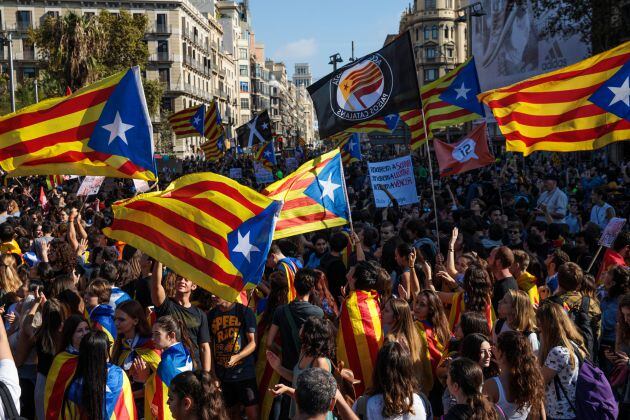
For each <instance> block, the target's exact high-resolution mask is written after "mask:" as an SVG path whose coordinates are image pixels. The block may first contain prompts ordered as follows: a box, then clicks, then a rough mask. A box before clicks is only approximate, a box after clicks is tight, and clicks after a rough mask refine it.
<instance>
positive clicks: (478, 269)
mask: <svg viewBox="0 0 630 420" xmlns="http://www.w3.org/2000/svg"><path fill="white" fill-rule="evenodd" d="M464 291H465V292H466V311H473V312H481V313H485V311H486V307H487V306H488V305H489V304H490V296H491V294H492V282H491V281H490V276H489V275H488V272H487V271H486V269H485V268H484V267H482V266H481V265H479V264H477V263H474V264H471V265H470V266H469V267H468V269H467V270H466V273H465V274H464Z"/></svg>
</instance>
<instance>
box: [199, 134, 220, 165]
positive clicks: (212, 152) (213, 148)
mask: <svg viewBox="0 0 630 420" xmlns="http://www.w3.org/2000/svg"><path fill="white" fill-rule="evenodd" d="M200 147H201V150H202V151H203V155H204V157H205V158H206V160H207V161H210V162H214V161H217V160H219V159H221V158H222V157H223V149H224V147H225V145H224V139H223V137H219V138H218V139H210V140H208V141H207V142H205V143H203V144H202V145H201V146H200Z"/></svg>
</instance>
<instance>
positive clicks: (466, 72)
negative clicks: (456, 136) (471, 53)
mask: <svg viewBox="0 0 630 420" xmlns="http://www.w3.org/2000/svg"><path fill="white" fill-rule="evenodd" d="M479 92H481V89H480V88H479V78H478V77H477V69H476V67H475V59H474V58H469V59H468V60H467V61H466V62H464V63H462V64H460V65H459V66H457V67H456V68H455V69H454V70H453V71H451V72H449V73H447V74H445V75H444V76H442V77H440V78H439V79H437V80H435V81H433V82H431V83H429V84H427V85H424V86H422V88H421V89H420V97H421V99H422V109H423V110H424V118H426V126H427V131H428V132H429V133H432V132H433V131H434V130H435V129H437V128H441V127H448V126H451V125H457V124H462V123H465V122H468V121H473V120H476V119H479V118H485V111H484V109H483V105H481V103H479V100H478V99H477V95H478V94H479Z"/></svg>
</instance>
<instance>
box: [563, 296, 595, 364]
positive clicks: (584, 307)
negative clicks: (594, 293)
mask: <svg viewBox="0 0 630 420" xmlns="http://www.w3.org/2000/svg"><path fill="white" fill-rule="evenodd" d="M590 305H591V298H590V297H588V296H584V297H582V302H580V305H579V306H578V305H576V306H574V307H572V308H569V318H571V320H572V321H573V323H574V324H575V326H576V327H577V328H578V330H580V333H582V337H583V338H584V347H586V350H588V354H589V355H590V356H591V359H592V358H594V357H595V356H596V355H597V347H598V346H597V341H598V340H597V332H596V331H594V329H593V327H594V322H593V318H592V317H591V315H590V314H589V312H588V309H589V307H590Z"/></svg>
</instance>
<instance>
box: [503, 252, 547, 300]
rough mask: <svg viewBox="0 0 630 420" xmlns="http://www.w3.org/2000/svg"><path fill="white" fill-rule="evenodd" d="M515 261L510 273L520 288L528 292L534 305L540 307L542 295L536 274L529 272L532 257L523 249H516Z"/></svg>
mask: <svg viewBox="0 0 630 420" xmlns="http://www.w3.org/2000/svg"><path fill="white" fill-rule="evenodd" d="M513 253H514V263H513V264H512V266H511V267H510V273H512V276H513V277H514V278H515V279H516V283H517V284H518V288H519V289H521V290H522V291H524V292H525V293H527V295H528V296H529V299H530V300H531V302H532V305H534V307H538V304H539V303H540V296H539V295H538V287H537V286H536V276H534V275H533V274H531V273H529V272H528V271H527V268H528V267H529V262H530V257H529V254H528V253H527V252H525V251H523V250H520V249H519V250H514V251H513Z"/></svg>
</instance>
